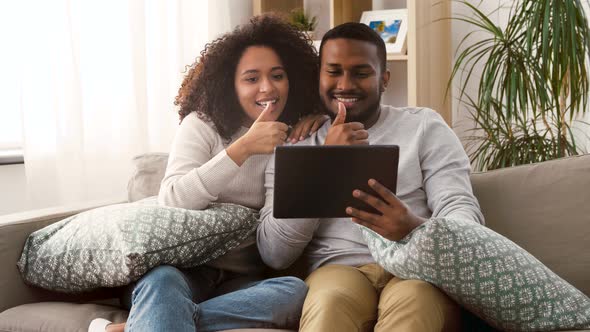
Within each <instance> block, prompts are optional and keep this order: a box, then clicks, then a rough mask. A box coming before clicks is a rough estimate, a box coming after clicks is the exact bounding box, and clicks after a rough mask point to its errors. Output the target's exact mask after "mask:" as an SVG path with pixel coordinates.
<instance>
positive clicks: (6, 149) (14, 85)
mask: <svg viewBox="0 0 590 332" xmlns="http://www.w3.org/2000/svg"><path fill="white" fill-rule="evenodd" d="M20 9H21V7H20V6H17V5H15V4H11V3H2V4H1V5H0V37H1V38H0V40H1V41H2V49H3V51H2V54H0V73H2V75H0V165H3V164H15V163H22V161H23V156H22V147H23V141H22V117H21V110H20V95H21V93H20V86H21V84H20V83H21V77H20V75H19V73H20V71H21V65H22V64H21V60H20V58H21V57H20V56H19V49H20V46H21V45H22V43H24V42H25V41H23V40H20V39H19V37H20V36H19V34H17V33H14V31H15V30H17V31H18V30H19V27H20V26H19V24H18V23H19V21H18V18H19V17H18V16H19V15H17V14H19V13H20Z"/></svg>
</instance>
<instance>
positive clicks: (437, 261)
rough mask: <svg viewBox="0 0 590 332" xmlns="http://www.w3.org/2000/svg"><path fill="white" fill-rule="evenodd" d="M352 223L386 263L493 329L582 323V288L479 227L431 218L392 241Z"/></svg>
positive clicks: (585, 324) (585, 311) (585, 318)
mask: <svg viewBox="0 0 590 332" xmlns="http://www.w3.org/2000/svg"><path fill="white" fill-rule="evenodd" d="M359 227H360V228H361V231H362V233H363V236H364V237H365V239H366V240H367V244H368V245H369V248H370V250H371V253H372V255H373V257H374V258H375V260H376V261H377V262H378V263H379V264H381V265H382V266H383V267H384V268H385V269H386V270H388V271H390V272H391V273H393V274H394V275H396V276H398V277H400V278H403V279H419V280H423V281H427V282H429V283H431V284H433V285H435V286H437V287H438V288H440V289H441V290H443V291H444V292H445V293H446V294H448V295H449V296H450V297H451V298H453V299H454V300H455V301H457V302H458V303H459V304H461V305H463V306H464V307H465V308H466V309H468V310H469V311H471V312H473V313H474V314H476V315H477V316H479V317H480V318H482V319H483V320H485V321H486V322H488V324H490V325H491V326H493V327H495V328H498V329H501V330H506V331H554V330H559V329H581V328H590V299H589V298H588V297H587V296H586V295H584V294H583V293H582V292H581V291H579V290H577V289H576V288H574V287H573V286H571V285H570V284H568V283H567V282H566V281H565V280H563V279H561V278H560V277H559V276H557V275H556V274H555V273H553V272H552V271H551V270H549V269H548V268H547V267H545V266H544V265H543V264H542V263H541V262H539V261H538V260H537V259H536V258H534V257H533V256H532V255H531V254H529V253H528V252H526V251H525V250H524V249H522V248H520V247H519V246H517V245H516V244H515V243H514V242H512V241H510V240H508V239H507V238H505V237H503V236H502V235H500V234H498V233H496V232H494V231H492V230H491V229H489V228H487V227H485V226H482V225H480V224H477V223H474V222H470V221H465V220H451V219H448V218H433V219H431V220H429V221H428V222H426V223H425V224H423V225H422V226H420V227H418V228H417V229H415V230H414V231H413V232H412V233H411V234H410V235H409V236H407V237H406V238H404V239H403V240H402V241H399V242H394V241H389V240H386V239H384V238H383V237H381V236H380V235H378V234H376V233H374V232H373V231H371V230H369V229H367V228H364V227H361V226H359Z"/></svg>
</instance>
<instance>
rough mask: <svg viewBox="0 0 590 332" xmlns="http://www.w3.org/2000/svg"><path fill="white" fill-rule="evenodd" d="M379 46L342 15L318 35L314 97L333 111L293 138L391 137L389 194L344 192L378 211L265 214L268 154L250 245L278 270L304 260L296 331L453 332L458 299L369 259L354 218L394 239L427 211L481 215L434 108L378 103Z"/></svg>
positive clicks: (381, 85) (382, 80) (453, 142)
mask: <svg viewBox="0 0 590 332" xmlns="http://www.w3.org/2000/svg"><path fill="white" fill-rule="evenodd" d="M385 54H386V51H385V44H384V43H383V40H382V39H381V38H380V37H379V36H378V35H377V34H376V33H375V32H374V31H373V30H372V29H370V28H369V27H367V26H366V25H363V24H358V23H347V24H343V25H340V26H338V27H335V28H334V29H332V30H330V31H329V32H327V33H326V35H325V36H324V38H323V39H322V43H321V46H320V61H321V63H320V96H321V98H322V101H323V104H324V105H325V107H326V108H327V109H328V110H329V112H330V113H331V114H332V117H333V118H334V119H333V121H332V123H331V124H329V123H326V124H325V125H324V126H323V127H322V128H320V130H318V132H317V133H315V134H314V135H312V136H311V137H310V138H308V139H307V140H305V141H303V142H301V143H299V144H308V145H322V144H326V145H332V144H340V145H353V144H368V143H370V144H397V145H399V146H400V164H399V175H398V190H397V196H396V195H393V194H392V193H391V192H390V191H389V190H387V189H386V188H384V187H383V186H381V185H380V184H379V183H376V182H374V181H369V183H370V185H371V186H372V187H373V188H374V189H375V190H376V192H377V193H380V195H379V196H380V197H374V196H370V195H368V194H366V193H363V192H360V191H357V190H355V191H354V192H353V193H352V194H353V196H355V197H357V198H358V199H361V200H363V201H365V202H367V203H369V204H371V205H373V206H375V207H376V208H377V210H379V211H380V212H381V214H380V215H376V214H370V213H367V212H365V211H359V210H355V209H352V208H347V210H346V212H347V213H348V214H349V215H351V217H352V218H327V219H321V220H318V219H275V218H273V217H272V201H273V182H274V162H273V160H271V161H270V162H269V164H268V167H267V173H266V188H267V195H266V203H265V206H264V208H263V209H262V210H261V220H262V223H261V226H260V227H259V229H258V241H257V242H258V247H259V251H260V253H261V255H262V258H263V260H264V261H265V263H266V264H268V265H269V266H271V267H273V268H276V269H284V268H287V267H289V266H290V265H292V264H293V263H294V262H295V261H296V260H297V259H300V261H304V262H307V268H308V272H311V274H310V275H309V277H308V278H307V280H306V283H307V284H308V286H309V293H308V295H307V298H306V300H305V304H304V307H303V314H302V319H301V330H302V331H370V330H372V329H373V328H374V329H375V331H454V330H457V329H458V328H459V324H460V310H459V308H458V306H457V305H456V304H455V303H454V302H453V301H451V300H450V299H449V298H448V297H446V296H445V295H444V294H443V293H442V292H440V291H439V290H438V289H436V288H435V287H433V286H432V285H430V284H428V283H426V282H422V281H417V280H401V279H399V278H396V277H394V276H392V275H391V274H390V273H388V272H386V271H384V270H383V268H381V267H380V266H379V265H377V264H375V261H374V260H373V258H372V257H371V253H370V252H369V249H368V248H367V245H366V243H365V242H364V240H363V238H362V235H361V233H360V231H359V228H358V227H357V225H355V224H354V222H356V223H358V224H361V225H363V226H366V227H369V228H371V229H373V230H374V231H376V232H377V233H379V234H381V235H382V236H384V237H386V238H388V239H390V240H400V239H402V238H404V237H405V236H406V235H408V234H409V233H410V232H411V231H412V230H413V229H414V228H416V227H417V226H418V225H420V224H422V223H424V222H425V221H426V220H427V218H430V217H435V216H458V217H461V218H463V219H464V218H469V219H471V220H473V221H474V222H480V223H482V222H483V217H482V215H481V212H480V211H479V205H478V203H477V200H476V198H475V197H474V196H473V193H472V190H471V184H470V181H469V172H470V164H469V160H468V158H467V156H466V154H465V152H464V150H463V148H462V146H461V144H460V142H459V140H458V139H457V137H456V136H455V134H454V133H453V132H452V130H451V129H450V128H449V127H448V126H447V125H446V124H445V123H444V121H443V120H442V119H441V117H440V116H439V115H438V114H436V113H435V112H434V111H432V110H429V109H424V108H403V109H399V108H394V107H391V106H386V105H380V100H381V93H383V91H385V88H386V87H387V83H388V82H389V77H390V73H389V71H388V70H387V69H386V60H385Z"/></svg>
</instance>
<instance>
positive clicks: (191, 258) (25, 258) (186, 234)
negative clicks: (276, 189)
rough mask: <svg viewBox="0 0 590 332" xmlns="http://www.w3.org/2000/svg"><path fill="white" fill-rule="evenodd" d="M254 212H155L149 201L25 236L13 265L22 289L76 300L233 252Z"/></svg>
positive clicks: (217, 208)
mask: <svg viewBox="0 0 590 332" xmlns="http://www.w3.org/2000/svg"><path fill="white" fill-rule="evenodd" d="M257 225H258V212H257V211H256V210H253V209H249V208H246V207H242V206H239V205H235V204H226V203H224V204H213V205H211V206H210V207H209V208H208V209H206V210H203V211H195V210H186V209H179V208H172V207H164V206H158V205H157V203H156V201H155V198H154V199H151V200H148V201H142V202H137V203H128V204H117V205H110V206H106V207H102V208H98V209H94V210H90V211H86V212H83V213H81V214H78V215H75V216H72V217H69V218H66V219H64V220H62V221H60V222H57V223H55V224H52V225H49V226H47V227H45V228H43V229H40V230H38V231H36V232H34V233H32V234H31V235H30V236H29V238H28V239H27V242H26V243H25V248H24V249H23V253H22V255H21V258H20V260H19V262H18V267H19V269H20V271H21V274H22V276H23V279H24V280H25V282H26V283H28V284H31V285H35V286H38V287H42V288H45V289H49V290H55V291H62V292H82V291H88V290H92V289H95V288H99V287H116V286H123V285H126V284H129V283H130V282H132V281H135V280H137V279H139V278H140V277H141V276H142V275H144V274H145V273H146V272H147V271H149V270H150V269H151V268H153V267H155V266H158V265H161V264H169V265H175V266H179V267H190V266H196V265H200V264H203V263H206V262H208V261H210V260H212V259H214V258H217V257H219V256H221V255H223V254H225V253H226V252H228V251H229V250H231V249H234V248H236V247H238V246H239V245H240V244H241V243H242V242H243V241H244V240H245V239H246V238H248V237H249V236H250V235H251V234H253V233H254V232H255V230H256V227H257Z"/></svg>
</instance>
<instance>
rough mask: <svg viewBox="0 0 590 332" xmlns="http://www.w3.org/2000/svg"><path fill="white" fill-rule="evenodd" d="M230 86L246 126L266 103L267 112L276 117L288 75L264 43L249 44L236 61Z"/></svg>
mask: <svg viewBox="0 0 590 332" xmlns="http://www.w3.org/2000/svg"><path fill="white" fill-rule="evenodd" d="M234 86H235V89H236V94H237V96H238V100H239V102H240V105H241V106H242V109H243V110H244V112H245V113H246V115H247V118H246V121H245V123H244V125H245V126H247V127H249V126H250V125H251V124H252V123H253V122H254V121H255V120H256V119H257V118H258V115H260V112H262V110H263V109H264V107H265V106H266V105H267V104H268V103H270V112H271V113H270V116H269V117H268V118H267V119H272V120H273V121H276V120H277V119H278V118H279V116H280V115H281V113H282V112H283V109H284V108H285V105H286V104H287V97H288V96H289V79H288V78H287V72H286V71H285V68H284V67H283V63H282V62H281V59H280V58H279V56H278V55H277V53H276V52H275V51H274V50H273V49H271V48H269V47H266V46H250V47H248V48H247V49H246V51H244V54H243V55H242V57H241V58H240V62H238V67H237V69H236V73H235V78H234Z"/></svg>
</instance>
